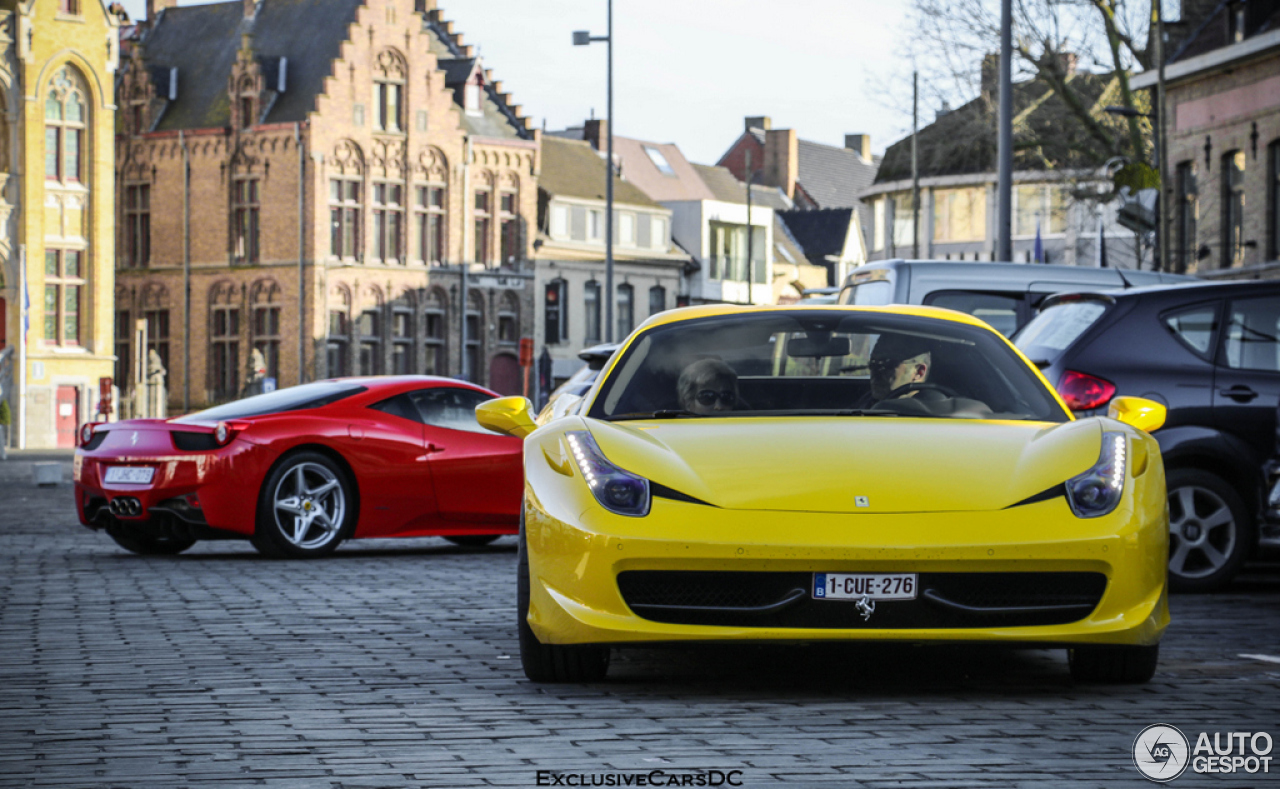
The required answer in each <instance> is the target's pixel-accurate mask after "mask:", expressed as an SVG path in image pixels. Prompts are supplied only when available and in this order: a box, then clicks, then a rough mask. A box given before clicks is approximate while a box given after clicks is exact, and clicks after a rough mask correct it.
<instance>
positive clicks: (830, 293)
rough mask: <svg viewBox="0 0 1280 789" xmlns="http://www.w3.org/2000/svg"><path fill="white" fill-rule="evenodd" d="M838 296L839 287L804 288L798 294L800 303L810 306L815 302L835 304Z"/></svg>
mask: <svg viewBox="0 0 1280 789" xmlns="http://www.w3.org/2000/svg"><path fill="white" fill-rule="evenodd" d="M839 298H840V288H835V287H827V288H805V289H804V292H802V293H801V294H800V304H802V305H803V306H805V307H812V306H813V305H815V304H835V303H836V300H837V299H839Z"/></svg>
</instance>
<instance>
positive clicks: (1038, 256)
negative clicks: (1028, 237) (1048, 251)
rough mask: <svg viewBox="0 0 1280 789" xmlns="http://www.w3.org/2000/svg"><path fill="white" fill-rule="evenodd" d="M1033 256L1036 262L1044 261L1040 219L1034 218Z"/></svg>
mask: <svg viewBox="0 0 1280 789" xmlns="http://www.w3.org/2000/svg"><path fill="white" fill-rule="evenodd" d="M1034 249H1035V251H1034V253H1033V257H1034V258H1035V261H1036V262H1037V263H1043V262H1044V242H1043V241H1041V240H1040V219H1039V217H1037V218H1036V245H1035V247H1034Z"/></svg>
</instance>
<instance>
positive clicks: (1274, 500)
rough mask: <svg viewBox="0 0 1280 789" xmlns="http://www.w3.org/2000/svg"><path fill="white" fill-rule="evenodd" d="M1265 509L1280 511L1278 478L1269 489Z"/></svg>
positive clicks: (1279, 483)
mask: <svg viewBox="0 0 1280 789" xmlns="http://www.w3.org/2000/svg"><path fill="white" fill-rule="evenodd" d="M1267 507H1269V508H1270V509H1273V510H1280V478H1277V479H1276V482H1275V484H1274V485H1273V486H1272V487H1271V495H1270V496H1268V497H1267Z"/></svg>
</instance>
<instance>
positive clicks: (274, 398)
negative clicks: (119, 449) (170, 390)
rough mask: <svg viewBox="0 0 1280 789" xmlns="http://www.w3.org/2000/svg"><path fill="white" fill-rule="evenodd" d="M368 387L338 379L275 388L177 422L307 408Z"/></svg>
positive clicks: (262, 414)
mask: <svg viewBox="0 0 1280 789" xmlns="http://www.w3.org/2000/svg"><path fill="white" fill-rule="evenodd" d="M363 391H365V387H363V386H360V385H359V384H352V383H342V382H339V381H317V382H315V383H313V384H302V385H301V386H291V387H289V388H288V389H278V390H276V391H274V392H267V393H266V394H260V395H255V396H254V397H246V398H244V399H243V400H236V401H234V402H231V403H227V404H225V405H219V406H214V407H213V408H210V409H208V410H205V411H197V412H196V413H194V414H188V415H187V416H184V417H182V418H181V419H177V420H174V421H177V422H187V423H192V422H221V421H222V420H224V419H244V418H246V417H251V416H266V415H267V414H281V413H284V412H285V411H303V410H306V409H308V408H320V407H321V406H326V405H329V404H330V403H336V402H338V401H339V400H342V399H344V398H347V397H350V396H352V395H354V394H359V393H360V392H363Z"/></svg>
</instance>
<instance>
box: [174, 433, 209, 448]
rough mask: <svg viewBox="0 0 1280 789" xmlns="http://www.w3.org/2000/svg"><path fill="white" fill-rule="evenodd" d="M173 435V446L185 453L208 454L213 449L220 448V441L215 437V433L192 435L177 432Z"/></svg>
mask: <svg viewBox="0 0 1280 789" xmlns="http://www.w3.org/2000/svg"><path fill="white" fill-rule="evenodd" d="M171 435H172V436H173V445H174V446H175V447H177V448H178V449H181V450H182V451H183V452H208V451H209V450H211V449H217V448H218V440H217V439H216V438H214V437H213V433H190V432H184V431H179V430H175V431H173V433H172V434H171Z"/></svg>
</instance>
